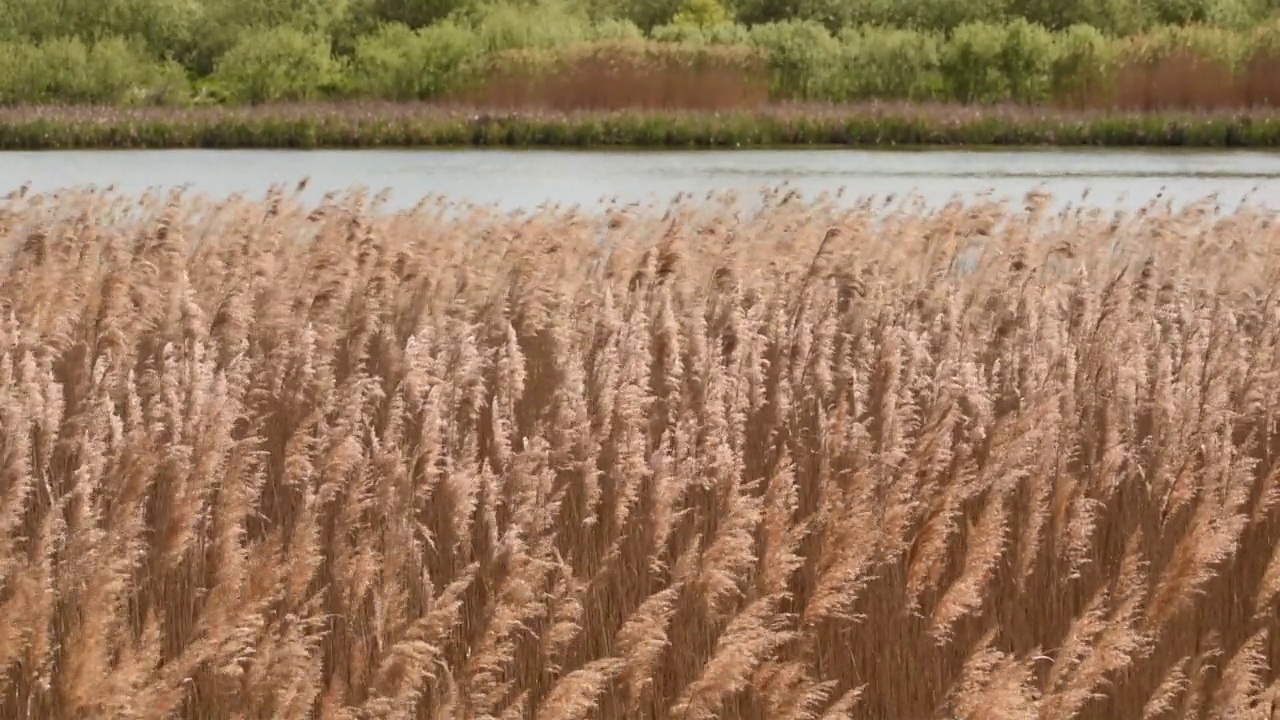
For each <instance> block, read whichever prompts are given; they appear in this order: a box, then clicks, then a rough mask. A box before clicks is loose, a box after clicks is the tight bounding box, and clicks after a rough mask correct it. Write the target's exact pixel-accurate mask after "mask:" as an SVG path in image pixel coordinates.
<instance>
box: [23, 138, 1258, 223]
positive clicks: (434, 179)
mask: <svg viewBox="0 0 1280 720" xmlns="http://www.w3.org/2000/svg"><path fill="white" fill-rule="evenodd" d="M304 177H305V178H309V184H308V187H307V190H306V191H305V192H304V193H303V197H304V199H307V200H309V201H314V200H317V199H319V198H320V197H321V196H322V195H323V194H324V193H325V192H328V191H333V190H343V189H347V188H350V187H352V186H355V185H361V186H364V187H367V188H369V189H370V190H372V191H375V192H377V191H381V190H384V189H390V190H391V205H392V206H398V207H404V206H407V205H412V204H413V203H415V202H417V201H418V200H419V199H421V198H422V197H423V196H425V195H440V194H443V195H447V196H449V197H452V198H456V199H459V200H465V201H469V202H473V203H481V204H496V205H497V206H499V207H501V208H504V209H515V208H529V207H533V206H536V205H539V204H542V203H547V202H551V203H557V204H562V205H583V206H590V205H594V204H595V203H597V202H598V201H601V200H608V199H611V198H612V199H616V200H618V201H620V202H633V201H639V202H645V201H657V202H665V201H668V200H670V199H672V198H673V197H674V196H676V195H677V194H678V193H682V192H691V193H699V194H702V193H706V192H708V191H713V190H727V189H736V190H739V191H743V192H747V193H751V192H754V191H756V190H758V189H759V188H761V187H762V186H771V187H777V186H782V185H789V186H791V187H792V188H794V189H795V190H797V191H799V192H800V193H801V194H802V195H804V196H807V197H815V196H817V195H818V194H820V193H822V192H825V191H830V192H835V191H837V190H839V189H841V188H843V189H844V197H859V196H867V195H874V196H878V197H886V196H888V195H891V194H892V195H898V196H901V195H903V194H907V193H913V192H914V193H917V194H919V195H920V196H922V197H923V198H924V199H925V201H926V202H928V203H930V204H938V203H941V202H944V201H946V200H948V199H950V198H952V197H954V196H955V195H957V194H959V195H962V196H967V197H972V196H974V195H975V194H981V193H992V194H994V195H996V196H998V197H1007V198H1010V199H1015V200H1016V199H1018V198H1021V197H1022V196H1023V195H1024V194H1025V193H1026V192H1027V191H1029V190H1031V189H1034V188H1041V189H1044V190H1047V191H1049V192H1050V193H1052V194H1053V195H1054V197H1055V199H1056V201H1057V202H1058V203H1067V202H1071V203H1079V202H1080V201H1081V198H1082V196H1083V195H1084V194H1085V193H1086V191H1088V196H1087V199H1086V200H1085V201H1084V202H1085V203H1086V204H1091V205H1111V206H1117V207H1133V206H1136V205H1138V204H1142V203H1145V202H1147V201H1149V200H1151V199H1152V198H1154V197H1157V196H1159V195H1160V194H1161V193H1163V194H1164V197H1166V198H1169V199H1172V200H1173V201H1175V203H1182V202H1186V201H1194V200H1200V199H1202V198H1204V197H1206V196H1209V195H1212V194H1216V195H1217V196H1218V198H1219V199H1220V200H1221V202H1223V203H1224V204H1231V205H1234V204H1236V203H1239V202H1240V201H1241V200H1243V199H1245V198H1246V197H1247V198H1248V199H1249V200H1250V201H1251V202H1255V203H1260V204H1263V205H1266V206H1267V207H1269V208H1280V153H1268V152H1244V151H1168V150H1076V149H1070V150H1061V149H1016V150H956V149H945V150H935V149H929V150H849V149H817V150H796V149H780V150H728V151H574V150H336V151H316V150H312V151H262V150H152V151H134V150H122V151H65V152H64V151H41V152H4V153H0V192H8V191H9V190H11V189H14V188H17V187H18V186H20V185H23V184H27V183H29V184H30V186H31V188H32V189H33V190H36V191H47V190H56V189H61V188H67V187H74V186H89V185H93V186H98V187H106V186H108V185H114V186H116V187H117V188H118V189H119V190H121V191H124V192H130V193H138V192H142V191H144V190H146V189H148V188H172V187H178V186H188V187H190V188H192V189H193V190H195V191H198V192H200V193H205V194H208V195H211V196H214V197H225V196H228V195H231V194H234V193H244V194H248V195H251V196H259V195H261V194H262V193H263V192H265V191H266V190H267V189H268V188H269V186H270V185H272V184H273V183H285V184H288V185H291V186H292V185H293V184H295V183H297V182H298V181H299V180H301V179H303V178H304Z"/></svg>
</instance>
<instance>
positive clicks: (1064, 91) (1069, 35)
mask: <svg viewBox="0 0 1280 720" xmlns="http://www.w3.org/2000/svg"><path fill="white" fill-rule="evenodd" d="M1056 42H1057V45H1058V49H1057V52H1056V53H1054V58H1053V68H1052V69H1051V70H1050V78H1051V80H1050V84H1051V89H1050V92H1051V94H1052V95H1053V97H1055V98H1058V99H1065V100H1070V101H1072V102H1073V103H1074V104H1077V105H1079V104H1083V102H1084V101H1085V99H1086V98H1087V97H1088V96H1089V93H1090V92H1091V91H1093V90H1095V89H1097V88H1099V87H1100V86H1102V84H1103V83H1105V82H1106V81H1107V79H1108V78H1109V77H1110V76H1111V72H1112V70H1113V68H1114V65H1115V60H1116V46H1115V44H1114V43H1112V42H1110V41H1109V40H1108V39H1107V38H1106V36H1104V35H1103V34H1102V33H1101V32H1100V31H1099V30H1098V29H1097V28H1094V27H1091V26H1089V25H1072V26H1071V27H1069V28H1067V29H1066V30H1065V31H1063V32H1062V33H1059V34H1058V36H1057V38H1056Z"/></svg>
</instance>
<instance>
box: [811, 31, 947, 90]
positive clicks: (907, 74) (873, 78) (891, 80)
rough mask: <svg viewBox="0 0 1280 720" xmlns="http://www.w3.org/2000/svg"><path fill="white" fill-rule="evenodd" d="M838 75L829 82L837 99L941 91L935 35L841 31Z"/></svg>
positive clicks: (911, 32)
mask: <svg viewBox="0 0 1280 720" xmlns="http://www.w3.org/2000/svg"><path fill="white" fill-rule="evenodd" d="M840 43H841V46H842V52H841V55H842V58H841V67H840V72H839V78H837V79H835V80H834V81H833V82H832V83H831V84H830V85H831V86H832V87H834V88H837V89H838V91H839V92H838V98H839V99H841V100H866V99H872V98H894V99H910V100H925V99H931V98H934V97H936V96H938V95H940V94H941V92H942V77H941V74H940V73H939V49H940V46H941V44H942V38H941V36H940V35H938V34H936V33H930V32H915V31H912V30H893V29H885V28H876V27H862V28H857V29H848V30H845V31H844V32H842V33H841V34H840Z"/></svg>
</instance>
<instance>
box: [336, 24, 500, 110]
mask: <svg viewBox="0 0 1280 720" xmlns="http://www.w3.org/2000/svg"><path fill="white" fill-rule="evenodd" d="M479 56H480V44H479V40H478V39H477V37H476V36H475V34H474V33H472V32H471V31H469V30H467V29H466V28H463V27H460V26H458V25H456V24H454V23H449V22H445V23H439V24H436V25H432V26H430V27H426V28H422V29H419V30H416V31H415V30H411V29H409V27H408V26H406V25H401V24H399V23H396V24H393V25H387V26H385V27H383V28H381V29H380V30H379V31H378V32H377V33H375V34H373V35H370V36H367V37H363V38H360V39H359V41H358V42H357V44H356V48H355V53H354V56H353V58H352V62H351V70H352V76H353V81H354V82H355V84H356V87H357V88H358V90H359V91H360V92H361V93H362V94H367V95H371V96H373V97H379V98H386V99H392V100H426V99H430V98H433V97H436V96H437V95H439V94H440V93H442V92H444V91H445V90H448V89H450V88H451V87H454V86H456V85H458V84H459V83H461V82H462V76H463V73H464V67H465V66H466V64H467V63H468V62H470V61H472V60H474V59H476V58H477V57H479Z"/></svg>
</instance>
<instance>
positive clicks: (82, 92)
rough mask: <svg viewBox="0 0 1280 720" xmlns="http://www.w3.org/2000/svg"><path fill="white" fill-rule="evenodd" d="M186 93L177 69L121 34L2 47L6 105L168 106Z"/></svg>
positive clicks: (0, 83) (1, 97)
mask: <svg viewBox="0 0 1280 720" xmlns="http://www.w3.org/2000/svg"><path fill="white" fill-rule="evenodd" d="M187 94H188V87H187V83H186V79H185V77H184V75H183V73H182V70H181V68H179V67H178V66H177V65H175V64H173V63H161V62H157V61H154V60H152V59H150V58H148V57H147V55H146V53H145V52H144V51H143V50H142V49H141V48H140V47H139V46H137V45H136V44H132V43H129V42H126V41H125V40H123V39H120V38H107V39H104V40H102V41H99V42H96V43H93V44H88V43H85V42H84V41H82V40H80V39H79V38H58V39H55V40H49V41H47V42H44V43H40V44H39V45H36V44H32V43H23V42H17V43H14V42H9V43H4V44H2V45H0V102H3V103H5V104H14V103H43V102H63V103H101V104H114V105H136V104H172V103H178V102H181V101H182V100H183V99H185V98H186V96H187Z"/></svg>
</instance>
